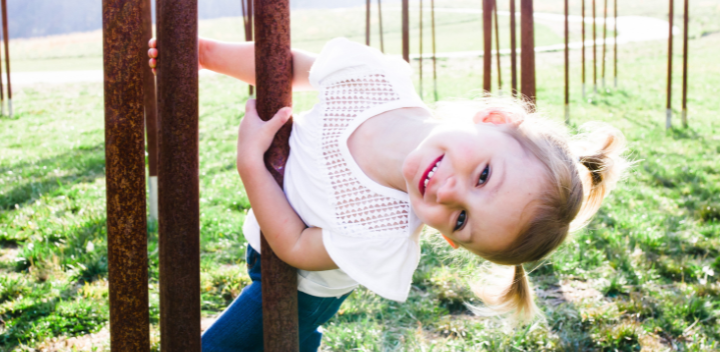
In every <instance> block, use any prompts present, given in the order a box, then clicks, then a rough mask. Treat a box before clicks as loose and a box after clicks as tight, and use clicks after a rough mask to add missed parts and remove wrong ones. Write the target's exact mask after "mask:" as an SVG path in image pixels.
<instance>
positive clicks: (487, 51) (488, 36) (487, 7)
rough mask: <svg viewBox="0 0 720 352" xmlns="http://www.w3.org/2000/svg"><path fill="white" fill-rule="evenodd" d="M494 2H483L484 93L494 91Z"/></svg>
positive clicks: (491, 0) (488, 0) (490, 0)
mask: <svg viewBox="0 0 720 352" xmlns="http://www.w3.org/2000/svg"><path fill="white" fill-rule="evenodd" d="M493 2H494V1H493V0H483V2H482V5H483V10H482V14H483V92H484V93H485V94H489V93H490V90H491V89H492V10H493Z"/></svg>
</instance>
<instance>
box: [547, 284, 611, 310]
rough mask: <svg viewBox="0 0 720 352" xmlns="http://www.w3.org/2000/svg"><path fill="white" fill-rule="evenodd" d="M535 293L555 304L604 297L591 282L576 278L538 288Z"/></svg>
mask: <svg viewBox="0 0 720 352" xmlns="http://www.w3.org/2000/svg"><path fill="white" fill-rule="evenodd" d="M535 293H536V294H537V296H538V297H539V298H542V299H544V300H545V301H546V302H547V303H549V304H551V305H555V306H556V305H559V304H561V303H566V302H570V303H579V302H582V301H585V300H597V299H601V298H602V297H603V295H602V293H601V292H600V291H598V290H596V289H594V288H593V287H592V286H591V284H590V283H588V282H584V281H575V280H565V281H563V282H561V283H560V286H552V287H550V288H548V289H545V290H543V289H537V290H536V291H535Z"/></svg>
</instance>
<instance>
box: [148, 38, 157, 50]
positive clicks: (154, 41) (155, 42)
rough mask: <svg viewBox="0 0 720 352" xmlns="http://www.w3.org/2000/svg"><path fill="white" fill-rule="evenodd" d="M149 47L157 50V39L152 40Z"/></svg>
mask: <svg viewBox="0 0 720 352" xmlns="http://www.w3.org/2000/svg"><path fill="white" fill-rule="evenodd" d="M148 46H149V47H151V48H156V47H157V40H155V38H152V39H150V41H149V42H148Z"/></svg>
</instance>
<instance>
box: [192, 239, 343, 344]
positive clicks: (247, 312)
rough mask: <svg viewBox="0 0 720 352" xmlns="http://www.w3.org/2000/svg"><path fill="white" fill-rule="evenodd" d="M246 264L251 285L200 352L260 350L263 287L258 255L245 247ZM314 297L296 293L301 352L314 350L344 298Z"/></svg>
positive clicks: (207, 337)
mask: <svg viewBox="0 0 720 352" xmlns="http://www.w3.org/2000/svg"><path fill="white" fill-rule="evenodd" d="M246 259H247V265H248V273H249V274H250V279H252V284H250V285H249V286H247V287H245V288H244V289H243V291H242V292H241V293H240V296H238V298H236V299H235V301H234V302H233V303H232V304H231V305H230V307H228V308H227V309H226V310H225V312H223V314H222V315H221V316H220V318H218V320H217V321H215V323H214V324H213V325H212V326H211V327H210V328H209V329H208V330H207V331H205V333H204V334H203V336H202V350H203V352H216V351H218V352H219V351H223V352H250V351H253V352H254V351H262V350H263V328H262V326H263V320H262V284H261V280H260V254H259V253H258V252H257V251H255V250H254V249H253V248H252V247H251V246H250V245H248V246H247V255H246ZM349 295H350V293H348V294H346V295H344V296H342V297H340V298H336V297H315V296H311V295H308V294H306V293H304V292H300V291H298V323H299V330H300V351H301V352H311V351H313V352H314V351H317V349H318V347H319V346H320V340H321V339H322V333H321V332H320V330H319V329H318V328H319V326H320V325H322V324H324V323H325V322H327V321H328V320H329V319H330V318H332V316H333V315H335V313H337V311H338V309H340V305H341V304H342V302H343V301H345V298H347V296H349Z"/></svg>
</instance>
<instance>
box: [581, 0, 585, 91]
mask: <svg viewBox="0 0 720 352" xmlns="http://www.w3.org/2000/svg"><path fill="white" fill-rule="evenodd" d="M580 1H581V2H582V5H581V14H580V15H581V17H582V22H581V23H582V30H581V31H582V54H581V56H582V97H583V100H585V0H580Z"/></svg>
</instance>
